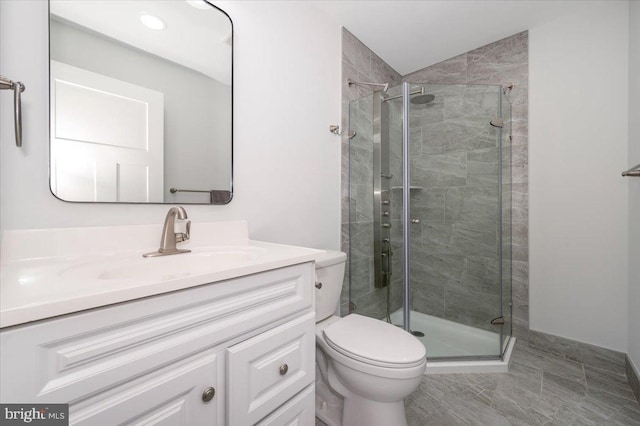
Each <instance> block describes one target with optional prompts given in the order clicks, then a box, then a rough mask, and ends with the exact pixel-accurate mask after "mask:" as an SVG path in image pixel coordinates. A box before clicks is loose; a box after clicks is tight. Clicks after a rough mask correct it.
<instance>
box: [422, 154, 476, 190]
mask: <svg viewBox="0 0 640 426" xmlns="http://www.w3.org/2000/svg"><path fill="white" fill-rule="evenodd" d="M411 179H412V185H415V186H419V187H423V188H429V189H431V188H440V187H448V186H462V185H466V183H467V155H466V153H464V152H455V153H447V154H435V155H428V156H423V157H421V158H420V161H415V162H413V164H412V170H411Z"/></svg>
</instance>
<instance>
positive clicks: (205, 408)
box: [69, 350, 224, 426]
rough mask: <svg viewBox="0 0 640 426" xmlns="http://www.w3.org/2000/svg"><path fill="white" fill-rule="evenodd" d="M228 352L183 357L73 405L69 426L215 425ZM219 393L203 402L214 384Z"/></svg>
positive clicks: (220, 414) (218, 413)
mask: <svg viewBox="0 0 640 426" xmlns="http://www.w3.org/2000/svg"><path fill="white" fill-rule="evenodd" d="M223 356H224V355H223V353H216V352H214V351H213V350H211V351H206V352H204V353H200V354H198V355H196V356H193V357H190V358H187V359H185V360H182V361H179V362H177V363H174V364H172V365H169V366H167V367H165V368H163V369H160V370H158V371H156V372H153V373H151V374H147V375H145V376H142V377H140V378H138V379H135V380H132V381H130V382H127V383H125V384H123V385H120V386H117V387H115V388H113V389H111V390H109V391H107V392H104V393H100V394H98V395H96V396H93V397H91V398H89V399H88V400H84V401H81V402H79V403H76V404H74V403H72V404H71V405H70V407H69V411H70V412H69V417H70V422H69V424H70V425H83V426H85V425H86V426H95V425H140V426H141V425H163V426H179V425H184V426H200V425H202V426H204V425H208V426H212V425H217V424H220V425H221V424H223V422H222V421H221V419H223V417H222V415H223V413H221V412H220V409H221V407H222V406H223V405H222V403H221V398H220V396H219V395H218V394H217V393H219V392H220V391H221V389H219V388H220V381H219V378H220V377H222V374H221V373H222V371H219V369H220V368H222V364H223V362H222V360H221V357H223ZM209 387H212V388H214V389H215V394H214V396H213V398H212V399H211V400H210V401H209V402H204V400H203V393H204V392H205V391H206V390H207V389H208V388H209Z"/></svg>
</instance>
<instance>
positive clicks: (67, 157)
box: [51, 61, 164, 202]
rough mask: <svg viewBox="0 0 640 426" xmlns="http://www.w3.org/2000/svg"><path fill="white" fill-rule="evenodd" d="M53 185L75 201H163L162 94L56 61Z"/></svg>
mask: <svg viewBox="0 0 640 426" xmlns="http://www.w3.org/2000/svg"><path fill="white" fill-rule="evenodd" d="M51 108H52V114H51V184H52V189H53V191H54V193H55V194H57V196H58V197H60V198H62V199H64V200H68V201H88V200H91V201H101V202H162V201H163V120H164V119H163V109H164V106H163V94H162V93H160V92H156V91H154V90H150V89H147V88H144V87H140V86H137V85H134V84H131V83H127V82H124V81H120V80H117V79H114V78H110V77H106V76H103V75H100V74H97V73H94V72H90V71H86V70H83V69H81V68H77V67H73V66H71V65H67V64H63V63H60V62H56V61H51Z"/></svg>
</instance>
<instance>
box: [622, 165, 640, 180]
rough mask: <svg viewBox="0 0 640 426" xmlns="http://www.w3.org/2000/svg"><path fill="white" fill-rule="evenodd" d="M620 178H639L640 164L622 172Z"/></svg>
mask: <svg viewBox="0 0 640 426" xmlns="http://www.w3.org/2000/svg"><path fill="white" fill-rule="evenodd" d="M622 176H624V177H626V176H629V177H640V164H638V165H635V166H633V167H632V168H630V169H629V170H626V171H624V172H622Z"/></svg>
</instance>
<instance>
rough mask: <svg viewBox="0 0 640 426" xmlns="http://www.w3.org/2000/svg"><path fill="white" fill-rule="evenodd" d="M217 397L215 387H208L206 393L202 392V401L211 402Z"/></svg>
mask: <svg viewBox="0 0 640 426" xmlns="http://www.w3.org/2000/svg"><path fill="white" fill-rule="evenodd" d="M215 395H216V390H215V388H213V387H208V388H207V389H205V391H204V392H202V400H203V401H204V402H209V401H211V400H212V399H213V397H214V396H215Z"/></svg>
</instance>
